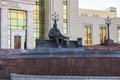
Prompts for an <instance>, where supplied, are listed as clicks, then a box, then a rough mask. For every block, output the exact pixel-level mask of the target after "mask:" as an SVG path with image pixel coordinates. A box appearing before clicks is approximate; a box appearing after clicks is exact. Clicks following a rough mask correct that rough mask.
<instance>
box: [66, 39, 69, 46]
mask: <svg viewBox="0 0 120 80" xmlns="http://www.w3.org/2000/svg"><path fill="white" fill-rule="evenodd" d="M66 45H67V47H69V46H70V41H69V39H67V40H66Z"/></svg>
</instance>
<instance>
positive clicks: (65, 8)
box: [63, 0, 68, 35]
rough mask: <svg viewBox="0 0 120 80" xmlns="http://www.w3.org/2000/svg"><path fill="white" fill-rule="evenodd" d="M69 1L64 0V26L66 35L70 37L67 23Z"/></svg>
mask: <svg viewBox="0 0 120 80" xmlns="http://www.w3.org/2000/svg"><path fill="white" fill-rule="evenodd" d="M67 20H68V19H67V0H63V26H64V34H65V35H68V25H67V24H68V21H67Z"/></svg>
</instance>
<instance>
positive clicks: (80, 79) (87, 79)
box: [11, 74, 120, 80]
mask: <svg viewBox="0 0 120 80" xmlns="http://www.w3.org/2000/svg"><path fill="white" fill-rule="evenodd" d="M11 80H120V77H93V76H34V75H18V74H11Z"/></svg>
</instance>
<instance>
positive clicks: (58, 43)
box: [56, 38, 61, 48]
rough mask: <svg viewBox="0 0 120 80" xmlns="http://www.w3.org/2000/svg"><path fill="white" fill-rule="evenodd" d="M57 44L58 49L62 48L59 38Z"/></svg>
mask: <svg viewBox="0 0 120 80" xmlns="http://www.w3.org/2000/svg"><path fill="white" fill-rule="evenodd" d="M56 42H57V45H58V48H61V46H60V42H59V39H58V38H56Z"/></svg>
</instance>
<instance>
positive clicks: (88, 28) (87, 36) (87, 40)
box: [84, 25, 92, 46]
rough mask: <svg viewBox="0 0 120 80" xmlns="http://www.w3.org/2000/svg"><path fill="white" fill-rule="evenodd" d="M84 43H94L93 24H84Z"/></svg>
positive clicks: (88, 44)
mask: <svg viewBox="0 0 120 80" xmlns="http://www.w3.org/2000/svg"><path fill="white" fill-rule="evenodd" d="M84 45H87V46H90V45H92V35H91V26H88V25H85V26H84Z"/></svg>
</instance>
